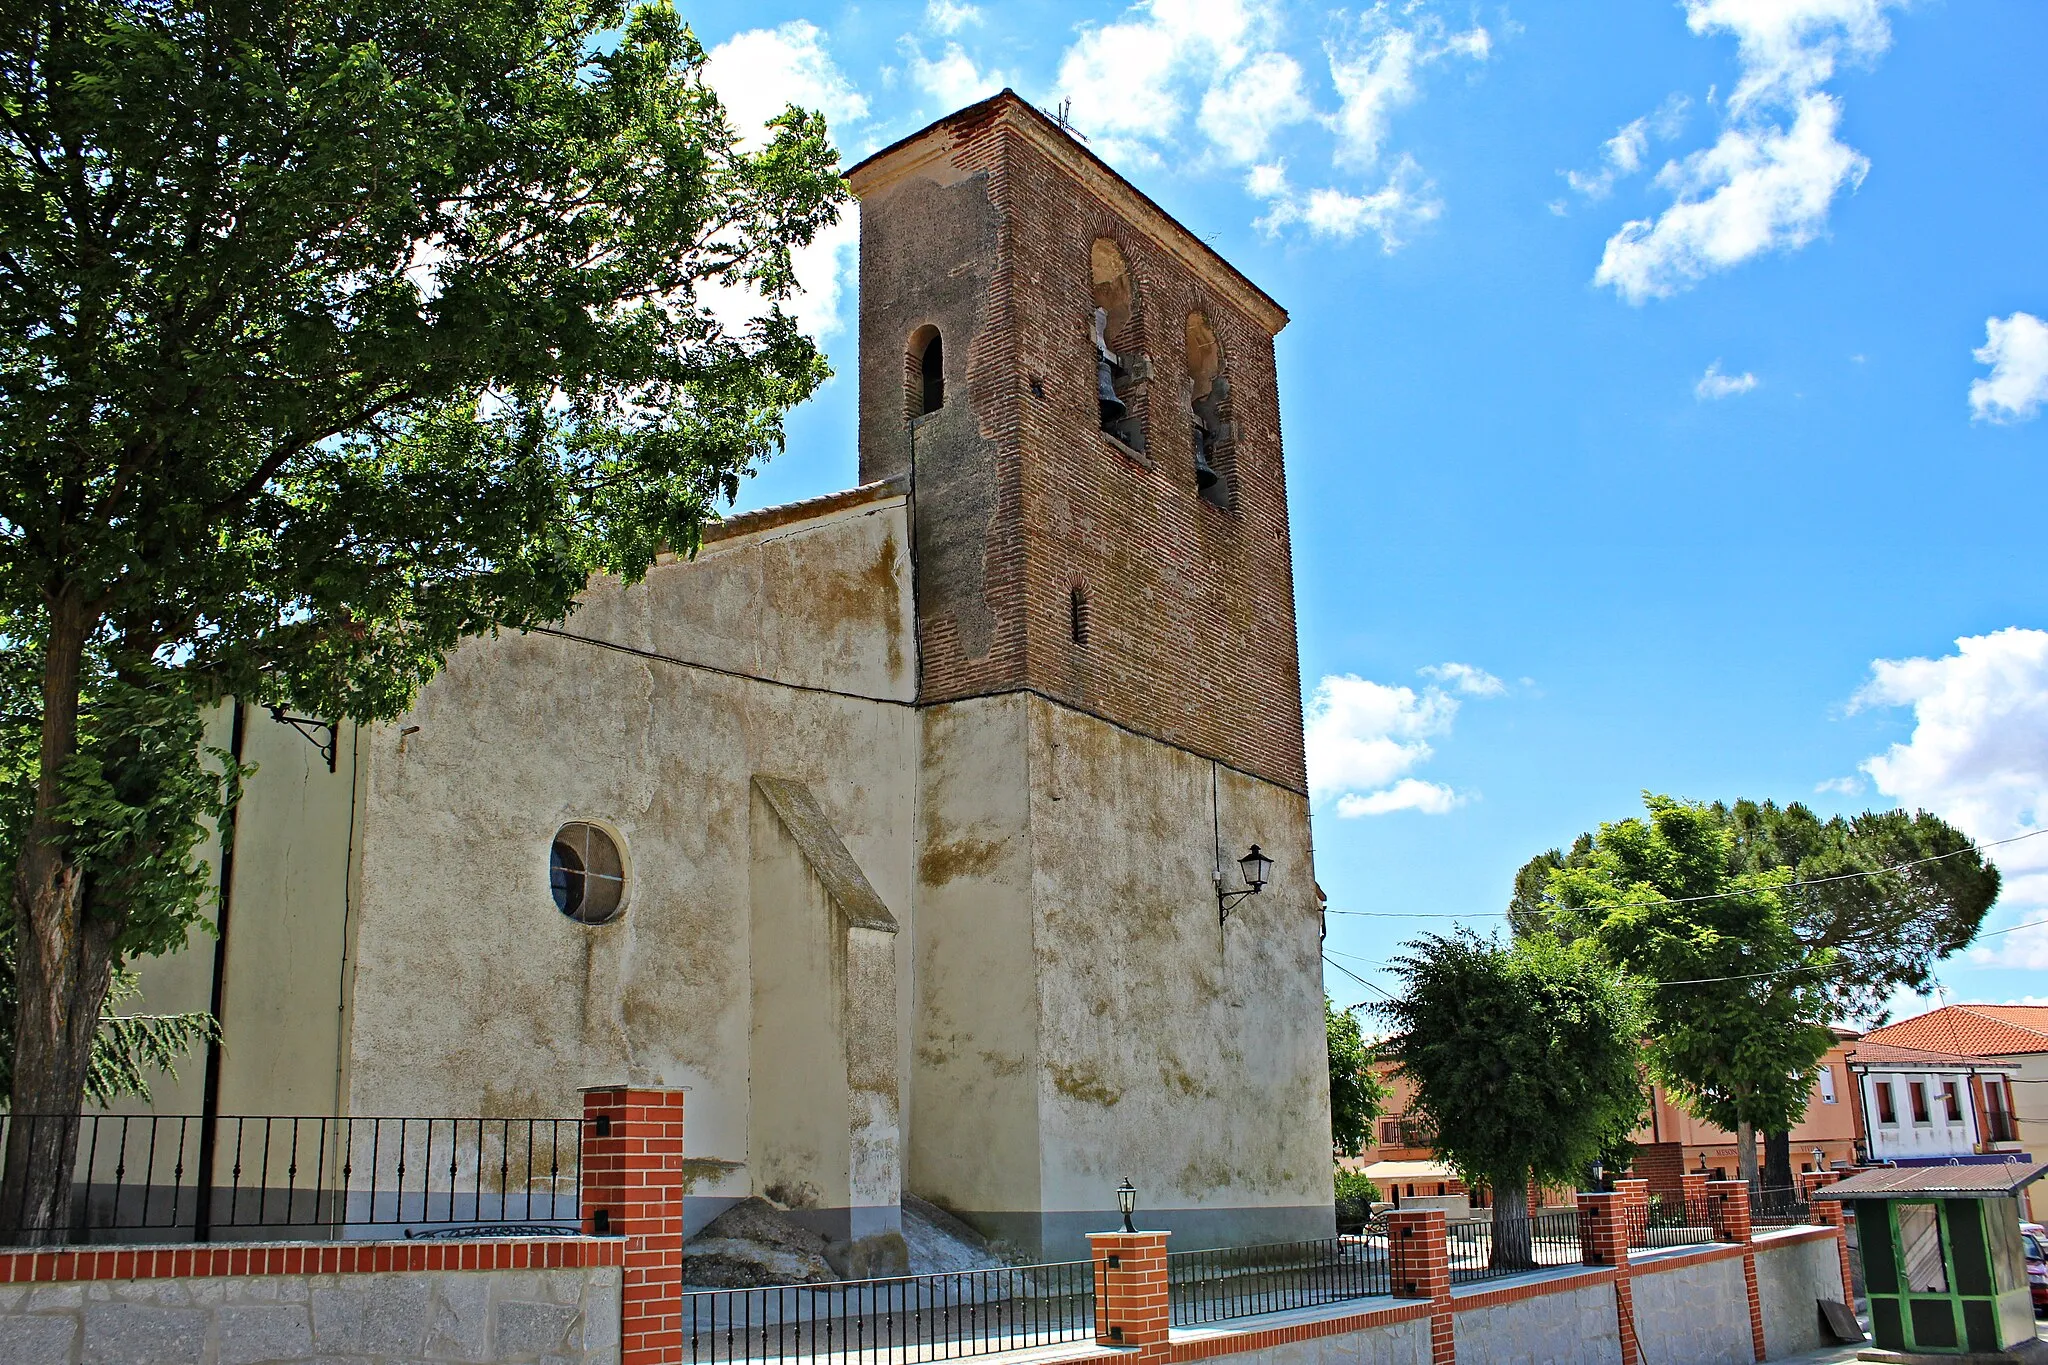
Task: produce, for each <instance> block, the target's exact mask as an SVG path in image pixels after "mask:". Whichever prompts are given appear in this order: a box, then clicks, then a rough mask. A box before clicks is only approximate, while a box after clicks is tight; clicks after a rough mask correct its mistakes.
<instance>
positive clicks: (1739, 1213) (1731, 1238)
mask: <svg viewBox="0 0 2048 1365" xmlns="http://www.w3.org/2000/svg"><path fill="white" fill-rule="evenodd" d="M1707 1217H1708V1219H1709V1221H1711V1222H1712V1224H1713V1227H1714V1240H1715V1241H1717V1242H1735V1243H1738V1244H1740V1245H1741V1247H1742V1285H1743V1288H1744V1290H1745V1291H1747V1293H1748V1295H1749V1339H1750V1345H1751V1347H1752V1349H1753V1350H1754V1351H1755V1352H1756V1358H1757V1359H1758V1360H1762V1359H1763V1358H1764V1309H1763V1302H1762V1300H1760V1299H1759V1298H1758V1297H1757V1288H1756V1252H1755V1251H1754V1250H1752V1249H1751V1247H1750V1229H1749V1183H1748V1182H1747V1181H1743V1180H1710V1181H1708V1182H1707Z"/></svg>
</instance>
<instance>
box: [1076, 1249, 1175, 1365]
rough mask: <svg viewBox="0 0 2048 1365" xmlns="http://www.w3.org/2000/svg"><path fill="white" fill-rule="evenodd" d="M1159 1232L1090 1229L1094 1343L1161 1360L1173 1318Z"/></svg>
mask: <svg viewBox="0 0 2048 1365" xmlns="http://www.w3.org/2000/svg"><path fill="white" fill-rule="evenodd" d="M1166 1238H1167V1234H1166V1233H1163V1232H1091V1233H1089V1234H1088V1250H1089V1253H1090V1254H1091V1255H1092V1256H1093V1257H1094V1258H1095V1342H1096V1344H1097V1345H1099V1346H1129V1347H1134V1348H1136V1350H1137V1352H1138V1358H1139V1359H1140V1360H1142V1361H1163V1360H1165V1359H1166V1357H1167V1354H1168V1351H1169V1347H1168V1344H1167V1337H1168V1329H1169V1328H1170V1326H1171V1325H1172V1322H1173V1307H1172V1300H1171V1299H1170V1298H1169V1297H1168V1294H1167V1286H1166Z"/></svg>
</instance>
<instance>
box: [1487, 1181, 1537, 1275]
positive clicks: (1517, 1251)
mask: <svg viewBox="0 0 2048 1365" xmlns="http://www.w3.org/2000/svg"><path fill="white" fill-rule="evenodd" d="M1535 1264H1536V1257H1535V1256H1534V1255H1533V1254H1532V1253H1531V1251H1530V1246H1529V1183H1528V1180H1527V1178H1526V1177H1525V1178H1523V1179H1522V1180H1518V1181H1516V1182H1515V1183H1514V1184H1513V1185H1506V1184H1501V1183H1499V1182H1495V1184H1494V1187H1493V1254H1492V1255H1491V1256H1490V1257H1488V1259H1487V1265H1488V1266H1489V1267H1491V1268H1492V1269H1494V1270H1526V1269H1528V1268H1529V1267H1530V1266H1533V1265H1535Z"/></svg>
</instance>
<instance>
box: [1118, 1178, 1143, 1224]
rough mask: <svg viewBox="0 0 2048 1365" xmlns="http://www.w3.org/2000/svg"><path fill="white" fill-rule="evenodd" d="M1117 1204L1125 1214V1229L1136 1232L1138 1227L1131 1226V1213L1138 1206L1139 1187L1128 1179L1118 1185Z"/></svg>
mask: <svg viewBox="0 0 2048 1365" xmlns="http://www.w3.org/2000/svg"><path fill="white" fill-rule="evenodd" d="M1116 1206H1117V1208H1118V1209H1119V1210H1120V1211H1121V1212H1122V1213H1123V1216H1124V1231H1125V1232H1136V1231H1137V1228H1135V1227H1133V1226H1131V1215H1132V1214H1133V1213H1134V1212H1136V1211H1137V1208H1138V1187H1137V1186H1136V1185H1133V1184H1132V1183H1131V1182H1130V1181H1129V1180H1128V1179H1126V1180H1125V1181H1124V1183H1123V1184H1121V1185H1119V1186H1117V1187H1116Z"/></svg>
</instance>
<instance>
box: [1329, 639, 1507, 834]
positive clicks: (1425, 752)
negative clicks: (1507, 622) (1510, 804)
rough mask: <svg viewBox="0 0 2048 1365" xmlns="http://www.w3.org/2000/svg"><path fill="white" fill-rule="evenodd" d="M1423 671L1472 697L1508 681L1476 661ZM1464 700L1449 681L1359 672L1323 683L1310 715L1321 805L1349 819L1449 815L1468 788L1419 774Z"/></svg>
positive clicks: (1500, 688)
mask: <svg viewBox="0 0 2048 1365" xmlns="http://www.w3.org/2000/svg"><path fill="white" fill-rule="evenodd" d="M1422 672H1423V674H1424V675H1425V676H1428V677H1432V678H1435V679H1437V680H1439V681H1441V682H1444V683H1446V684H1448V685H1449V686H1450V687H1451V688H1454V689H1456V690H1458V691H1460V692H1463V693H1464V694H1465V695H1467V696H1474V697H1492V696H1498V695H1500V693H1501V692H1502V691H1504V690H1505V688H1504V686H1503V685H1502V683H1501V681H1500V679H1498V678H1496V677H1494V676H1493V675H1492V674H1491V673H1488V672H1487V671H1486V670H1484V669H1481V668H1475V667H1473V666H1472V665H1470V664H1458V663H1446V664H1436V665H1433V666H1431V667H1429V668H1425V669H1423V670H1422ZM1460 704H1461V703H1460V702H1459V700H1458V698H1457V697H1455V696H1453V695H1451V692H1450V691H1447V690H1446V689H1445V688H1443V687H1434V686H1432V687H1425V688H1423V689H1422V690H1420V691H1417V690H1416V689H1414V688H1412V687H1396V686H1393V685H1391V684H1388V683H1377V682H1373V681H1371V680H1370V679H1368V678H1361V677H1358V676H1357V675H1356V674H1351V673H1333V674H1330V675H1328V676H1327V677H1325V678H1324V679H1323V680H1322V681H1321V682H1319V683H1317V684H1316V690H1315V694H1314V695H1313V696H1312V697H1310V698H1309V702H1308V707H1307V712H1306V719H1307V727H1306V731H1307V734H1306V738H1307V742H1308V785H1309V796H1310V799H1311V800H1312V801H1313V802H1314V804H1315V805H1317V806H1318V807H1321V808H1324V809H1329V808H1332V807H1334V809H1335V811H1336V813H1337V814H1338V815H1339V816H1342V817H1344V818H1346V819H1352V818H1356V817H1359V816H1366V815H1387V814H1390V813H1392V812H1394V811H1403V810H1412V811H1419V812H1421V813H1422V814H1424V815H1442V814H1444V813H1445V812H1446V811H1449V810H1451V809H1452V808H1454V807H1456V806H1460V805H1463V804H1464V802H1465V799H1466V798H1465V795H1464V793H1461V792H1458V791H1456V790H1454V789H1453V788H1451V787H1449V786H1446V785H1445V784H1443V783H1441V782H1428V781H1424V780H1423V779H1422V778H1419V777H1416V776H1414V775H1413V774H1414V771H1415V769H1416V768H1418V767H1420V766H1421V765H1422V764H1424V763H1426V762H1428V761H1429V760H1430V758H1431V757H1433V756H1434V754H1435V752H1436V751H1435V749H1434V748H1432V747H1431V745H1430V741H1431V740H1432V739H1436V738H1439V737H1441V736H1444V735H1448V734H1449V733H1450V731H1451V723H1452V722H1453V721H1455V720H1456V719H1457V716H1458V708H1459V706H1460Z"/></svg>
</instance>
